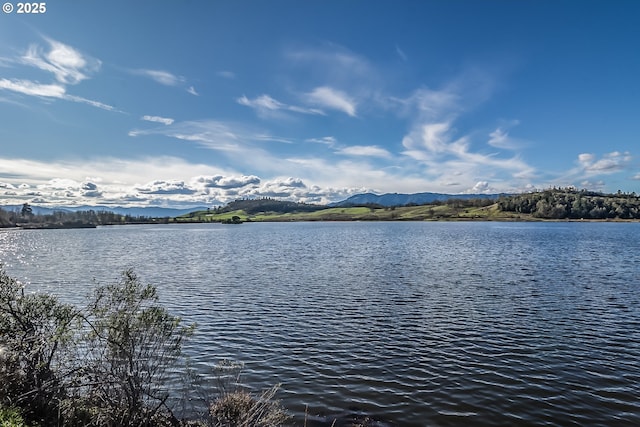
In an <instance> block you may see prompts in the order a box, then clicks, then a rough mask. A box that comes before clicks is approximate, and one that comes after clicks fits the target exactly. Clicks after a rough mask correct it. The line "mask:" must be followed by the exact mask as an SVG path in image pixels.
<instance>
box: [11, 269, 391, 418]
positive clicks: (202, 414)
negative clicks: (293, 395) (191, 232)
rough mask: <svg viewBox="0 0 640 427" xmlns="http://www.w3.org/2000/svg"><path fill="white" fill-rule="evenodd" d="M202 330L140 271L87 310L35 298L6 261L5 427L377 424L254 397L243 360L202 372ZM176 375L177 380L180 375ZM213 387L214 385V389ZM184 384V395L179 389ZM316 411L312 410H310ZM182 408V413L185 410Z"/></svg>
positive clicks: (270, 392) (103, 290)
mask: <svg viewBox="0 0 640 427" xmlns="http://www.w3.org/2000/svg"><path fill="white" fill-rule="evenodd" d="M195 332H196V325H195V324H191V325H187V326H185V325H184V321H183V319H181V318H180V317H176V316H174V315H172V314H171V313H170V312H168V311H167V309H166V308H164V307H163V306H162V305H160V304H159V298H158V294H157V291H156V288H155V287H154V286H152V285H148V284H143V283H142V282H141V280H140V279H139V278H138V276H137V275H136V274H135V273H134V272H133V270H126V271H124V272H123V273H122V275H121V278H120V280H119V281H118V282H116V283H113V284H108V285H102V286H98V287H96V289H95V290H94V292H93V293H92V294H91V295H88V296H87V298H86V304H84V305H73V304H67V303H63V302H61V301H60V300H59V299H58V298H57V297H56V296H55V295H51V294H43V293H26V292H25V289H24V286H23V284H22V283H20V282H19V281H17V280H16V279H14V278H12V277H10V276H8V275H7V274H6V272H5V270H4V269H3V266H2V264H0V425H1V426H3V427H50V426H57V427H105V426H106V427H280V426H294V425H295V426H304V427H312V426H313V427H320V426H322V427H329V426H331V427H377V426H381V425H382V424H380V423H379V422H377V421H375V420H373V419H372V418H370V417H368V416H366V415H364V414H358V413H356V414H350V415H338V416H329V417H327V416H323V417H321V416H311V415H310V414H309V413H308V411H307V410H306V411H305V415H304V418H303V419H294V417H293V416H291V415H290V413H289V412H288V410H287V409H286V408H284V407H283V406H282V404H281V402H280V401H279V400H277V399H276V394H277V392H278V390H279V389H280V384H275V385H273V386H272V387H270V388H267V389H265V390H263V391H261V392H251V391H249V388H248V387H247V386H246V385H245V384H243V383H242V381H241V373H242V370H243V368H244V365H243V363H241V362H234V361H229V360H225V359H223V360H220V361H218V362H217V363H216V362H215V356H212V363H211V367H212V369H211V371H210V373H208V374H207V375H203V374H198V373H196V372H195V371H194V370H193V369H192V368H191V367H190V365H189V360H188V358H187V357H186V356H185V355H184V354H183V353H182V347H183V344H184V343H185V342H187V341H188V340H189V339H190V338H191V337H192V336H193V334H194V333H195ZM176 378H177V379H176ZM211 379H213V380H214V381H213V383H214V385H213V386H205V385H204V384H211V383H212V381H211ZM176 381H179V382H180V384H181V387H182V390H178V391H176V388H175V384H176ZM307 409H308V406H307ZM178 411H180V412H178Z"/></svg>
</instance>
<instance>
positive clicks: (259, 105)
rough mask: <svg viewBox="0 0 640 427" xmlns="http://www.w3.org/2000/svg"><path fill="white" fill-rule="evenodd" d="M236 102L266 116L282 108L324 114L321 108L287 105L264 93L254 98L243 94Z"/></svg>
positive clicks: (297, 111) (303, 112)
mask: <svg viewBox="0 0 640 427" xmlns="http://www.w3.org/2000/svg"><path fill="white" fill-rule="evenodd" d="M236 102H237V103H238V104H240V105H244V106H246V107H250V108H253V109H255V110H256V111H257V112H258V114H260V115H263V116H266V115H268V113H270V112H276V111H280V110H284V111H292V112H295V113H302V114H320V115H322V114H324V113H323V112H322V111H321V110H318V109H315V108H304V107H298V106H295V105H287V104H283V103H282V102H280V101H278V100H276V99H274V98H272V97H271V96H269V95H266V94H263V95H260V96H258V97H256V98H254V99H249V98H247V97H246V96H245V95H243V96H241V97H240V98H238V99H237V100H236Z"/></svg>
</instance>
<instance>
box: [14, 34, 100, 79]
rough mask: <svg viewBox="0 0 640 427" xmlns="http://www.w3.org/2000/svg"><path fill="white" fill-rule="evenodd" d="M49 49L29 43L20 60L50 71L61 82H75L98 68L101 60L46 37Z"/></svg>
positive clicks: (85, 77)
mask: <svg viewBox="0 0 640 427" xmlns="http://www.w3.org/2000/svg"><path fill="white" fill-rule="evenodd" d="M46 40H47V42H48V43H49V47H50V50H49V51H48V52H44V51H43V49H42V48H41V47H40V46H38V45H35V44H34V45H31V46H30V47H29V49H28V50H27V52H26V53H25V55H24V56H23V57H22V58H21V62H23V63H24V64H28V65H31V66H34V67H36V68H39V69H41V70H44V71H48V72H51V73H53V74H54V75H55V77H56V80H58V82H60V83H63V84H77V83H80V82H81V81H82V80H85V79H87V78H88V77H89V74H91V73H93V72H96V71H97V70H99V69H100V66H101V62H100V61H99V60H97V59H95V58H92V57H90V56H87V55H83V54H82V53H80V52H79V51H78V50H76V49H74V48H73V47H71V46H68V45H65V44H64V43H60V42H58V41H55V40H52V39H46Z"/></svg>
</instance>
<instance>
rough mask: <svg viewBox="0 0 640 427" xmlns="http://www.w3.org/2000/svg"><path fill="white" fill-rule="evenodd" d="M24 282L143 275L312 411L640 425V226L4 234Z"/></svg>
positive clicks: (11, 262) (259, 375)
mask: <svg viewBox="0 0 640 427" xmlns="http://www.w3.org/2000/svg"><path fill="white" fill-rule="evenodd" d="M0 260H1V261H2V262H3V263H5V267H6V269H7V271H8V272H9V273H10V274H11V275H13V276H15V277H17V278H18V279H20V280H22V281H24V282H26V283H29V285H28V288H29V289H32V290H40V291H45V292H54V293H56V294H58V295H61V296H62V297H63V298H64V299H66V300H67V301H74V302H82V296H83V295H86V294H87V293H89V290H90V288H91V287H92V286H94V285H95V281H94V278H95V280H97V281H98V282H99V283H105V282H111V281H113V280H115V279H116V278H117V277H118V274H119V272H120V271H122V270H123V269H125V268H128V267H133V268H134V269H135V270H136V272H137V273H138V274H139V275H140V276H141V277H142V278H143V280H144V281H147V282H150V283H153V284H155V285H156V286H157V287H158V288H159V292H160V296H161V298H162V300H163V302H164V303H165V304H166V305H168V306H169V307H170V309H171V310H172V311H174V312H176V313H178V314H180V315H182V316H183V317H184V318H185V320H186V321H187V322H189V323H191V322H196V323H197V324H198V327H197V334H196V336H195V337H194V339H193V340H192V341H191V342H190V344H189V345H188V347H187V349H186V350H187V352H188V353H189V355H190V357H191V360H192V363H193V365H194V366H195V367H196V368H197V369H198V370H199V371H200V372H203V373H208V372H210V371H211V367H212V366H213V365H215V363H217V362H218V361H219V360H220V359H222V358H231V359H235V360H239V361H243V362H245V366H246V371H245V375H244V378H245V380H246V382H247V383H248V384H249V385H250V386H251V387H253V388H255V389H261V388H265V387H268V386H270V385H272V384H274V383H276V382H281V383H282V391H281V392H280V394H279V396H280V398H281V399H282V400H283V403H284V405H285V406H287V407H288V408H290V410H291V411H292V412H293V413H294V414H295V415H296V418H297V419H298V420H299V421H301V420H302V419H303V418H304V411H305V405H308V407H309V413H310V414H314V415H316V414H319V415H320V417H319V418H315V419H322V416H324V415H326V416H327V417H328V418H326V419H331V417H332V416H334V417H335V416H336V415H335V414H342V415H346V414H358V413H363V414H368V415H369V416H371V417H373V418H375V419H377V420H380V421H382V422H385V423H387V424H391V425H401V426H413V425H415V426H419V425H432V426H449V425H460V426H464V425H634V424H640V402H639V401H638V396H640V374H639V370H638V366H640V332H639V331H640V306H639V303H640V267H639V266H640V224H608V223H605V224H578V223H557V224H556V223H552V224H549V223H545V224H506V223H500V224H495V223H294V224H250V223H248V224H244V225H242V226H239V227H232V226H223V225H204V224H203V225H182V226H126V227H99V228H97V229H89V230H87V229H84V230H33V231H18V230H6V231H0Z"/></svg>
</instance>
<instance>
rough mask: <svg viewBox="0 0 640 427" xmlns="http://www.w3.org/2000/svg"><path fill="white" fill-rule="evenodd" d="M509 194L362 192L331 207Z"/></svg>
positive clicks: (494, 196)
mask: <svg viewBox="0 0 640 427" xmlns="http://www.w3.org/2000/svg"><path fill="white" fill-rule="evenodd" d="M505 195H508V194H505V193H500V194H445V193H430V192H423V193H384V194H374V193H361V194H354V195H353V196H351V197H349V198H347V199H345V200H342V201H340V202H334V203H329V204H328V205H327V206H329V207H348V206H356V205H370V204H373V205H380V206H385V207H393V206H406V205H409V204H416V205H424V204H427V203H433V202H436V201H445V200H450V199H462V200H469V199H497V198H498V197H500V196H505Z"/></svg>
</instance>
